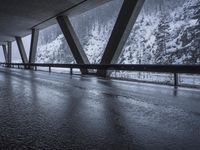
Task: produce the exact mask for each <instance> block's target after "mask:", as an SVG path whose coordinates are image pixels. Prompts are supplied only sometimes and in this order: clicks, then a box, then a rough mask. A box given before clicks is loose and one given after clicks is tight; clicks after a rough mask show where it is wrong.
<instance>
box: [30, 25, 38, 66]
mask: <svg viewBox="0 0 200 150" xmlns="http://www.w3.org/2000/svg"><path fill="white" fill-rule="evenodd" d="M38 37H39V30H38V29H32V36H31V47H30V54H29V63H35V57H36V53H37V44H38Z"/></svg>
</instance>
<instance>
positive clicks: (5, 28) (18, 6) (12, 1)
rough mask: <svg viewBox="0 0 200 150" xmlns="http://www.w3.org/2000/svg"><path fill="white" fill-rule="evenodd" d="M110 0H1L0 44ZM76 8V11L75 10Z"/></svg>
mask: <svg viewBox="0 0 200 150" xmlns="http://www.w3.org/2000/svg"><path fill="white" fill-rule="evenodd" d="M107 1H109V0H0V44H4V43H5V42H7V41H14V40H15V39H14V37H15V36H20V37H24V36H26V35H29V34H30V33H31V29H32V28H38V29H42V28H45V27H47V26H50V25H52V24H55V23H56V20H55V17H56V16H58V15H61V14H69V13H72V14H76V12H78V11H80V12H81V10H84V11H86V10H87V9H91V8H92V7H95V5H99V4H102V3H105V2H107ZM74 10H75V11H74Z"/></svg>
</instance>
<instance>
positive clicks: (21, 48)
mask: <svg viewBox="0 0 200 150" xmlns="http://www.w3.org/2000/svg"><path fill="white" fill-rule="evenodd" d="M15 39H16V42H17V46H18V49H19V53H20V56H21V59H22V62H23V63H28V58H27V55H26V51H25V48H24V45H23V42H22V38H21V37H15Z"/></svg>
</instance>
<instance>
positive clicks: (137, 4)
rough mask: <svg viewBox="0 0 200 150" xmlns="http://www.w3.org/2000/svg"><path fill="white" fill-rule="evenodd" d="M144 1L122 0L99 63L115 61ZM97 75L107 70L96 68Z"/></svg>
mask: <svg viewBox="0 0 200 150" xmlns="http://www.w3.org/2000/svg"><path fill="white" fill-rule="evenodd" d="M144 1H145V0H124V2H123V5H122V8H121V10H120V13H119V15H118V18H117V21H116V23H115V26H114V28H113V31H112V34H111V36H110V39H109V41H108V44H107V46H106V49H105V52H104V54H103V57H102V60H101V63H100V64H101V65H107V64H115V63H117V60H118V58H119V56H120V54H121V52H122V49H123V47H124V45H125V43H126V41H127V39H128V37H129V34H130V32H131V31H132V28H133V25H134V23H135V22H136V19H137V17H138V15H139V12H140V10H141V8H142V6H143V3H144ZM97 75H99V76H103V77H105V76H106V75H107V70H98V71H97Z"/></svg>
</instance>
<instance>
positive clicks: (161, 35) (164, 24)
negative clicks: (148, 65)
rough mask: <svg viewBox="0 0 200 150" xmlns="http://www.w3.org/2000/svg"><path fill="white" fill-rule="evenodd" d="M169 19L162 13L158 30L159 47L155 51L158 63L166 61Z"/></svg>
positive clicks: (157, 40)
mask: <svg viewBox="0 0 200 150" xmlns="http://www.w3.org/2000/svg"><path fill="white" fill-rule="evenodd" d="M169 27H170V26H169V21H168V20H167V18H166V16H165V15H161V20H160V23H159V25H158V29H157V32H156V42H157V49H156V52H155V61H156V63H158V64H161V63H165V62H164V57H165V55H166V52H167V46H166V44H167V42H168V41H169V38H170V37H169V36H170V34H169Z"/></svg>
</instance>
